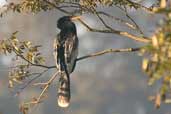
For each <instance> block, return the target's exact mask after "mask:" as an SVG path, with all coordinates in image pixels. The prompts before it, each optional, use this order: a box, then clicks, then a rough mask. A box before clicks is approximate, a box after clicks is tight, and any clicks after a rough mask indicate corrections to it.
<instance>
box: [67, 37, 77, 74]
mask: <svg viewBox="0 0 171 114" xmlns="http://www.w3.org/2000/svg"><path fill="white" fill-rule="evenodd" d="M64 47H65V50H64V56H65V63H66V64H67V68H68V73H71V72H72V71H73V70H74V68H75V64H76V59H77V55H78V38H77V36H76V35H73V34H70V35H69V36H68V38H67V39H66V41H65V44H64Z"/></svg>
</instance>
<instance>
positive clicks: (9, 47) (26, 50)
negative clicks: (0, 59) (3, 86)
mask: <svg viewBox="0 0 171 114" xmlns="http://www.w3.org/2000/svg"><path fill="white" fill-rule="evenodd" d="M16 34H17V32H15V33H13V34H12V36H11V37H10V38H9V39H5V40H1V41H0V52H1V53H2V54H5V55H8V54H12V53H15V55H16V56H15V57H14V58H13V62H14V63H15V66H12V67H11V68H12V69H11V71H10V72H9V87H14V83H17V84H21V83H22V81H23V80H25V79H26V78H27V77H29V76H31V73H30V71H29V68H30V67H31V66H32V64H37V65H40V64H44V62H45V59H44V57H43V56H42V55H41V53H40V52H39V49H38V48H39V47H40V45H35V46H33V45H32V43H31V42H30V41H19V39H17V37H16ZM22 60H25V61H22ZM18 61H19V62H18Z"/></svg>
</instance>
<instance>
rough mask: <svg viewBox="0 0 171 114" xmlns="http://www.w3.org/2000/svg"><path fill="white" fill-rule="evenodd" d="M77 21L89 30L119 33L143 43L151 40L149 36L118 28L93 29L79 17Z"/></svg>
mask: <svg viewBox="0 0 171 114" xmlns="http://www.w3.org/2000/svg"><path fill="white" fill-rule="evenodd" d="M79 21H80V22H81V23H82V24H83V25H84V26H85V27H86V28H87V29H88V30H89V31H91V32H101V33H114V34H118V35H121V36H125V37H127V38H129V39H133V40H135V41H139V42H143V43H149V42H151V39H149V38H146V37H139V36H135V35H133V34H130V33H128V32H125V31H119V30H115V29H112V30H109V29H101V30H100V29H95V28H92V27H90V26H89V25H88V24H86V23H85V22H84V21H82V20H81V19H79Z"/></svg>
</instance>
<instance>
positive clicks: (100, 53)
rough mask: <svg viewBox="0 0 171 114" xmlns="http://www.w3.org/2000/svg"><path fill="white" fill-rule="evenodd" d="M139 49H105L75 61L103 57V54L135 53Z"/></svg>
mask: <svg viewBox="0 0 171 114" xmlns="http://www.w3.org/2000/svg"><path fill="white" fill-rule="evenodd" d="M140 49H141V48H125V49H107V50H104V51H101V52H97V53H94V54H89V55H86V56H82V57H79V58H78V59H77V61H80V60H83V59H87V58H91V57H96V56H100V55H104V54H107V53H114V52H135V51H139V50H140Z"/></svg>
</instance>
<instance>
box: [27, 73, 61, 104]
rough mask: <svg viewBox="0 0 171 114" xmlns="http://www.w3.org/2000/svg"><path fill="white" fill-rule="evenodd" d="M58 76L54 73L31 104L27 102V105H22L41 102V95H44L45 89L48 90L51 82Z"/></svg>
mask: <svg viewBox="0 0 171 114" xmlns="http://www.w3.org/2000/svg"><path fill="white" fill-rule="evenodd" d="M57 75H58V72H56V73H55V74H54V75H53V76H52V77H51V78H50V79H49V80H48V81H47V82H46V84H45V85H44V88H43V90H42V92H41V93H40V95H39V97H38V98H36V99H34V100H33V101H31V102H27V103H24V105H31V104H38V103H40V102H41V99H42V97H43V95H44V94H45V92H46V91H47V89H48V88H49V86H50V84H52V82H53V80H54V79H55V78H56V77H57Z"/></svg>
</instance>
